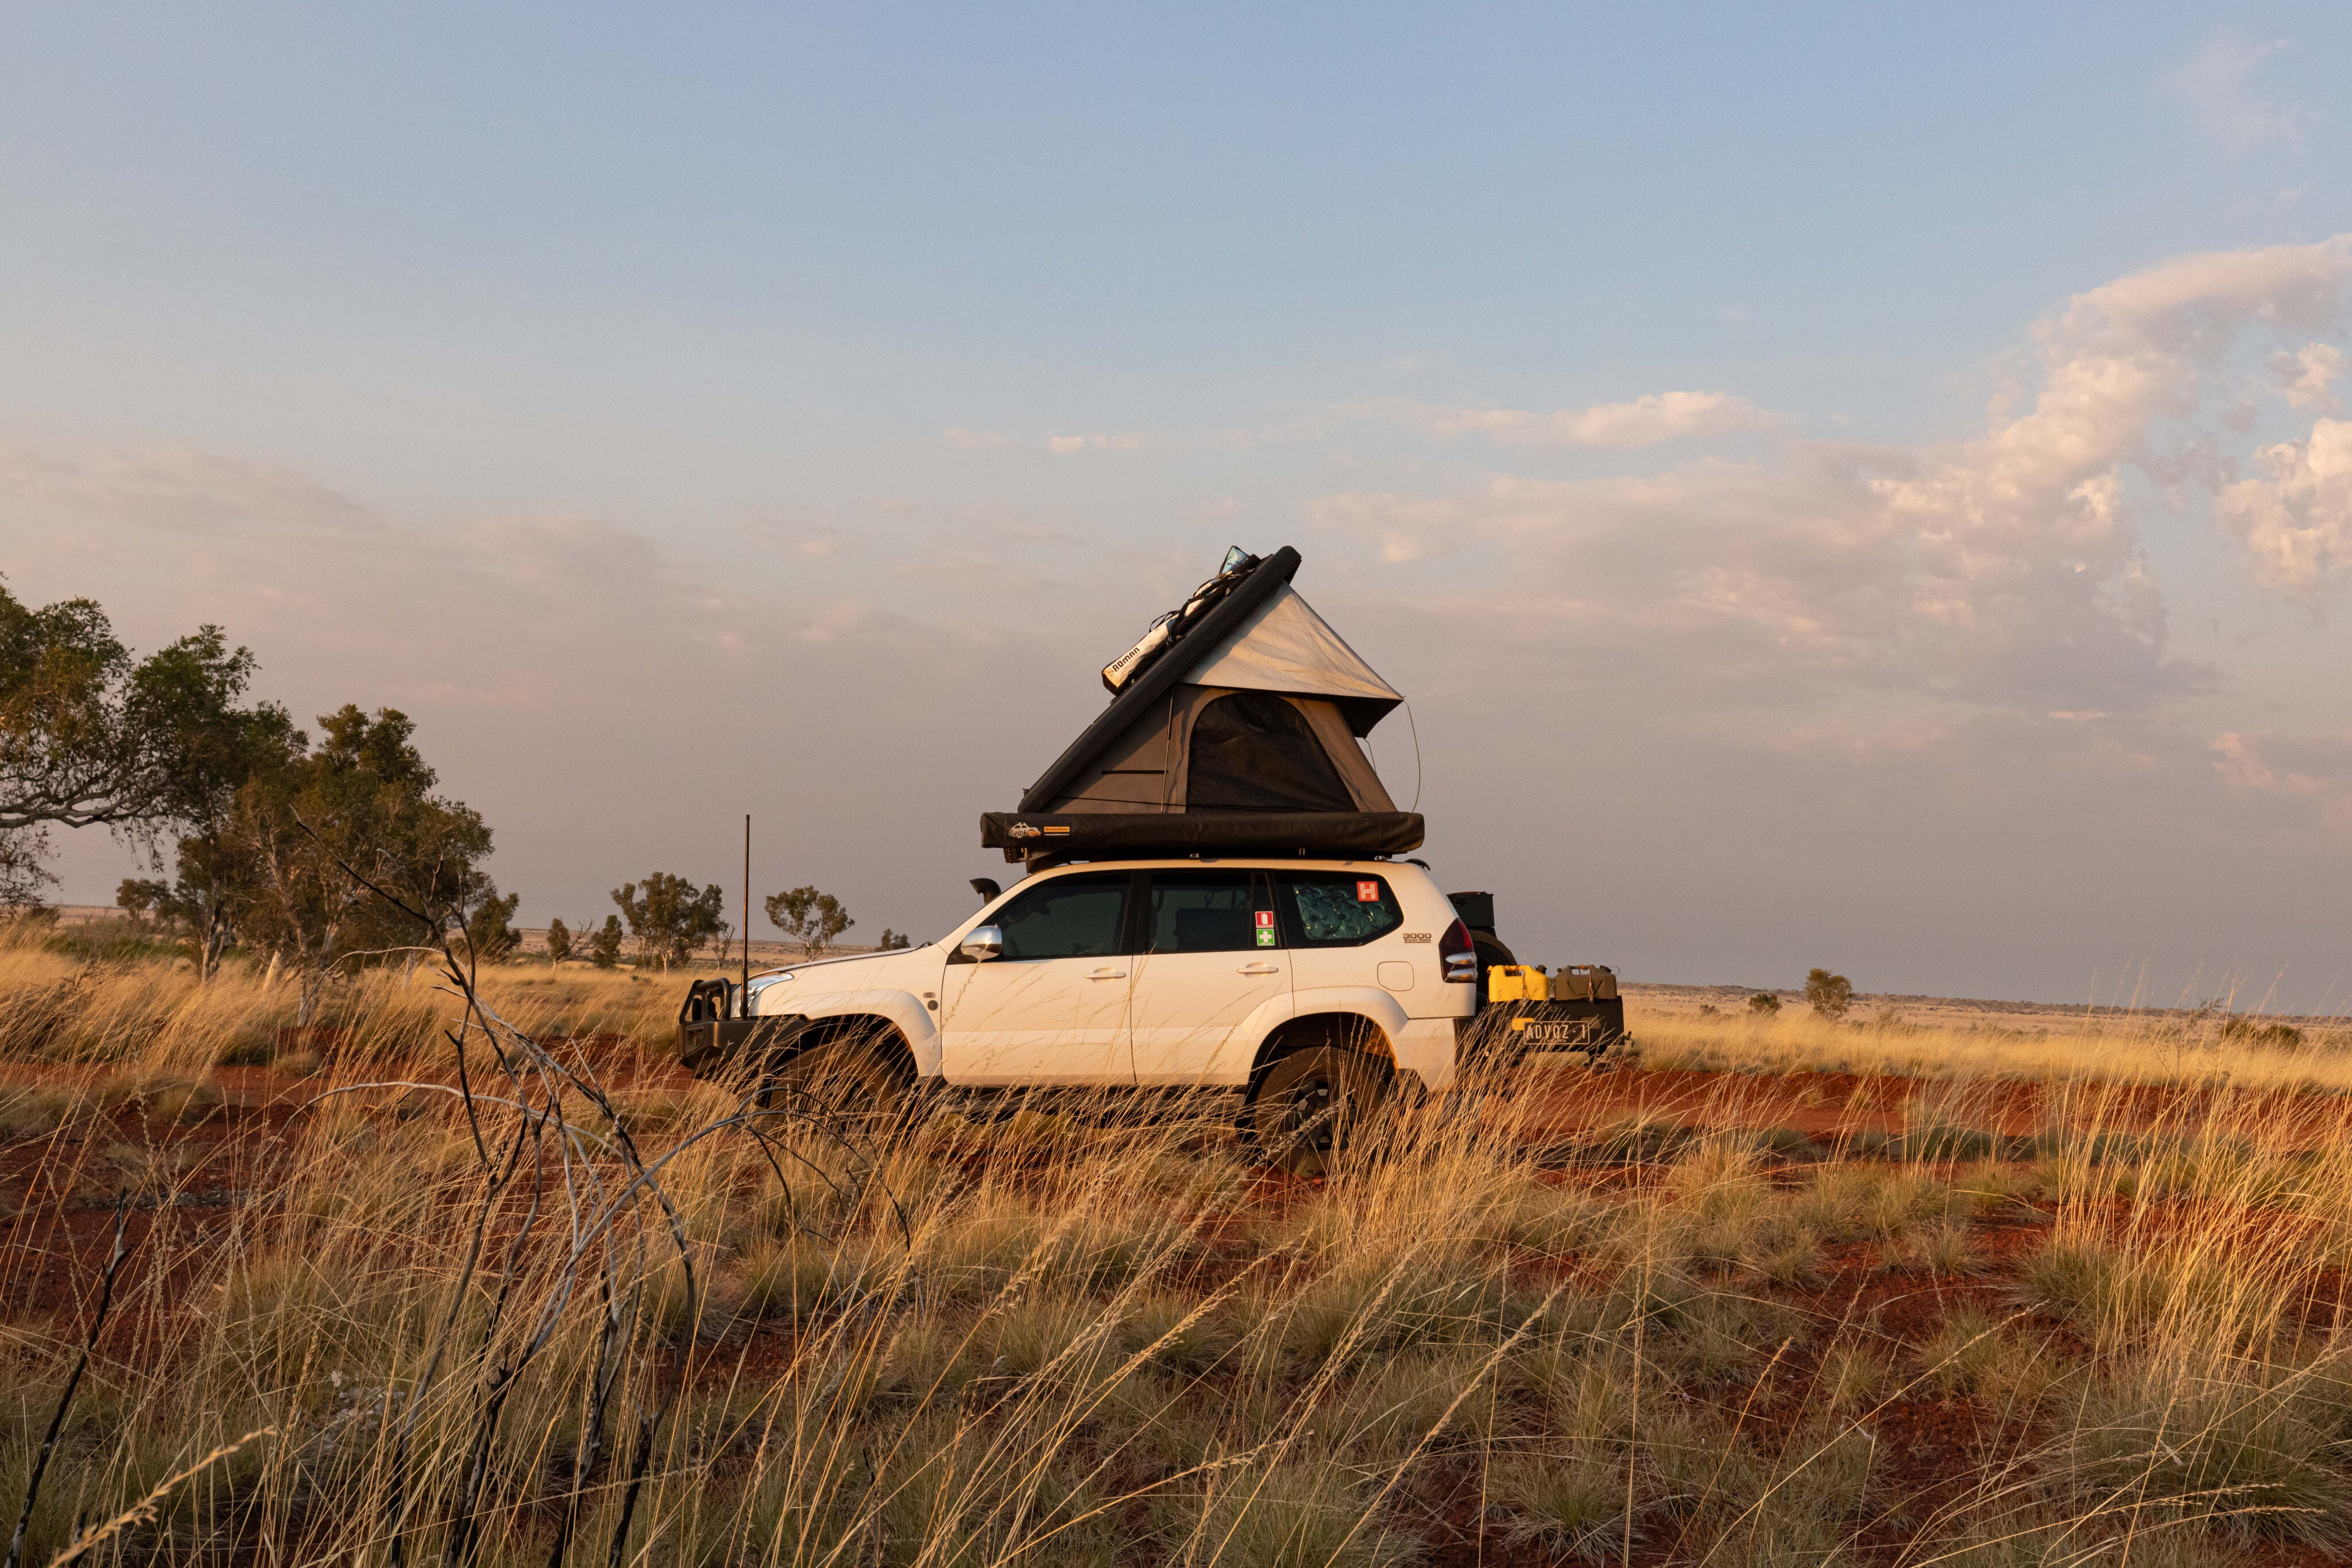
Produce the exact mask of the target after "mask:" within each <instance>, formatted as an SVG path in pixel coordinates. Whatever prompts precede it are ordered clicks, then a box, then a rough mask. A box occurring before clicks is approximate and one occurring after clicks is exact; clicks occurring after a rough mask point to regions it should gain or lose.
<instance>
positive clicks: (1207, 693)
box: [1025, 685, 1396, 813]
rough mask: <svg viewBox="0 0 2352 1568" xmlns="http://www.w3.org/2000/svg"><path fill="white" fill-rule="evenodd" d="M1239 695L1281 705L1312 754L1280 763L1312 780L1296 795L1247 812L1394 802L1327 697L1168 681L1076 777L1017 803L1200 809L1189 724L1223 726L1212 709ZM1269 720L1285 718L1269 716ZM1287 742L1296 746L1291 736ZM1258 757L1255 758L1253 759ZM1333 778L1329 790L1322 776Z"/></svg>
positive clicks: (1216, 792) (1233, 799)
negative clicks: (1169, 687)
mask: <svg viewBox="0 0 2352 1568" xmlns="http://www.w3.org/2000/svg"><path fill="white" fill-rule="evenodd" d="M1235 695H1247V696H1248V697H1249V698H1250V699H1251V701H1252V702H1253V703H1264V704H1271V705H1275V706H1278V707H1282V708H1286V709H1288V710H1289V712H1290V713H1291V714H1293V715H1295V716H1297V719H1298V721H1299V722H1300V723H1301V724H1303V726H1304V727H1305V728H1306V730H1307V736H1308V739H1309V741H1310V743H1311V744H1312V745H1313V747H1314V748H1315V749H1316V750H1318V752H1319V754H1320V755H1319V758H1309V759H1307V760H1305V761H1302V762H1298V763H1297V764H1295V765H1293V766H1289V767H1287V768H1285V770H1284V774H1283V776H1284V777H1286V778H1293V779H1295V778H1297V776H1298V775H1299V773H1300V770H1301V769H1302V768H1303V769H1305V770H1307V773H1309V774H1311V775H1312V776H1313V777H1314V779H1315V780H1316V782H1315V785H1314V787H1313V788H1312V789H1308V790H1307V792H1306V793H1305V794H1303V795H1301V794H1298V793H1297V789H1292V790H1291V792H1290V793H1289V794H1288V795H1287V796H1286V798H1287V799H1289V800H1291V802H1292V803H1291V804H1288V805H1280V804H1277V805H1272V806H1267V805H1263V804H1261V805H1258V806H1255V807H1253V808H1247V809H1255V810H1306V809H1309V806H1310V803H1312V802H1320V804H1319V805H1314V806H1313V808H1312V809H1317V810H1343V811H1344V810H1360V811H1393V810H1396V802H1395V801H1393V800H1391V799H1390V798H1389V792H1388V791H1387V790H1386V789H1382V788H1381V780H1380V775H1378V774H1377V773H1375V772H1373V771H1372V765H1371V759H1370V758H1367V757H1366V756H1365V755H1364V748H1363V747H1361V746H1359V745H1358V744H1357V743H1356V738H1355V737H1354V736H1353V735H1351V734H1350V733H1349V729H1348V721H1347V720H1346V719H1345V718H1343V717H1341V716H1340V714H1339V709H1338V708H1337V707H1336V706H1333V705H1332V704H1331V703H1329V702H1328V701H1325V700H1322V699H1319V698H1313V697H1275V696H1268V695H1265V694H1262V693H1256V692H1252V693H1248V694H1238V693H1234V692H1232V691H1230V690H1227V689H1224V688H1219V687H1209V686H1193V685H1182V686H1178V687H1176V688H1175V689H1174V690H1173V691H1171V692H1170V693H1169V694H1168V695H1166V696H1165V697H1163V698H1162V699H1161V700H1160V704H1159V705H1158V707H1159V711H1158V712H1157V713H1154V714H1148V715H1146V716H1143V717H1140V718H1138V719H1137V720H1136V721H1135V722H1134V723H1133V724H1131V725H1129V727H1128V728H1127V729H1126V730H1125V731H1124V732H1122V733H1121V734H1119V735H1118V736H1116V737H1112V739H1111V740H1110V741H1108V743H1107V744H1105V746H1104V747H1103V748H1102V749H1101V750H1100V751H1099V752H1097V754H1096V756H1095V758H1094V760H1093V762H1092V764H1091V765H1089V766H1088V767H1087V768H1086V770H1085V771H1083V772H1081V773H1080V774H1078V775H1077V777H1076V779H1073V780H1072V781H1071V783H1070V786H1069V789H1068V790H1067V791H1066V793H1062V794H1059V795H1055V796H1052V797H1049V798H1047V799H1045V800H1029V801H1027V802H1025V803H1026V804H1027V805H1028V806H1029V807H1030V809H1032V810H1046V811H1124V812H1134V811H1149V812H1155V813H1157V812H1163V811H1185V810H1202V809H1203V805H1204V799H1203V797H1202V796H1201V795H1200V794H1199V793H1198V790H1197V789H1196V786H1195V784H1194V770H1195V768H1196V767H1197V766H1198V761H1199V758H1200V756H1201V752H1200V748H1199V747H1198V746H1197V745H1196V743H1195V735H1196V730H1197V727H1198V726H1199V725H1200V724H1202V723H1203V722H1207V723H1210V724H1211V725H1212V727H1213V728H1218V727H1223V726H1224V721H1223V720H1220V719H1217V718H1215V717H1214V716H1215V715H1216V714H1217V713H1218V712H1219V711H1220V708H1219V704H1220V701H1221V699H1223V698H1226V697H1229V696H1235ZM1273 722H1276V723H1285V722H1286V721H1282V720H1275V721H1273ZM1292 744H1294V745H1295V744H1296V737H1294V739H1293V742H1292ZM1226 754H1227V753H1226V750H1225V748H1224V747H1223V746H1221V745H1217V746H1213V747H1212V767H1211V772H1212V773H1213V774H1215V773H1216V772H1217V767H1216V764H1215V761H1214V758H1215V757H1216V756H1221V755H1226ZM1261 760H1263V759H1261ZM1251 766H1253V765H1252V764H1248V763H1241V762H1236V763H1234V765H1233V766H1232V767H1228V768H1226V769H1225V770H1224V771H1225V772H1227V773H1230V772H1231V771H1233V770H1234V768H1244V770H1246V769H1247V768H1250V767H1251ZM1327 771H1328V773H1329V774H1330V775H1333V776H1336V778H1337V780H1338V787H1337V789H1333V788H1332V787H1331V784H1330V781H1329V780H1328V779H1326V778H1325V777H1324V775H1325V773H1326V772H1327ZM1254 798H1255V797H1253V796H1246V795H1244V796H1239V797H1237V796H1235V795H1234V794H1232V793H1231V792H1230V790H1228V789H1223V787H1222V786H1220V785H1219V784H1217V783H1215V782H1212V783H1211V784H1210V787H1209V795H1208V796H1207V797H1206V799H1207V800H1216V801H1220V802H1223V803H1225V804H1230V805H1234V806H1240V805H1242V803H1243V802H1244V801H1245V800H1251V799H1254Z"/></svg>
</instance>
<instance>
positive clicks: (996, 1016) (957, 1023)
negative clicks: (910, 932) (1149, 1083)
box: [940, 871, 1135, 1086]
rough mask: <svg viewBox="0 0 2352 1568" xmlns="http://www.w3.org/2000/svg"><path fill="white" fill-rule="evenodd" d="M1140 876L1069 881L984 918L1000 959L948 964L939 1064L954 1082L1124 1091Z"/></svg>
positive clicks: (1054, 880)
mask: <svg viewBox="0 0 2352 1568" xmlns="http://www.w3.org/2000/svg"><path fill="white" fill-rule="evenodd" d="M1134 881H1135V873H1133V872H1127V871H1116V872H1073V873H1066V874H1064V875H1061V876H1049V877H1046V878H1044V879H1042V880H1040V881H1039V882H1037V883H1035V884H1034V885H1033V886H1029V887H1025V888H1023V889H1021V890H1020V891H1018V892H1016V893H1015V894H1013V897H1012V898H1010V899H1008V900H1006V901H1005V903H1004V904H1003V906H1002V907H1001V908H999V909H998V910H997V911H996V912H995V914H994V915H992V916H991V917H990V919H989V922H988V923H989V924H990V925H994V926H996V927H997V928H998V929H1000V930H1001V931H1003V934H1004V951H1003V956H1000V957H996V958H990V959H986V960H984V961H982V962H977V963H975V962H972V961H971V960H968V959H965V958H963V957H962V956H961V954H958V955H954V956H951V957H950V961H949V963H948V966H947V973H946V975H945V977H944V980H943V983H942V985H941V988H940V989H941V996H940V1071H941V1072H942V1073H943V1074H944V1076H945V1077H946V1079H947V1081H948V1082H950V1083H964V1084H982V1085H999V1086H1018V1085H1024V1084H1097V1085H1108V1084H1119V1085H1124V1084H1129V1083H1132V1082H1135V1071H1134V1066H1133V1063H1132V1062H1131V1061H1130V1060H1129V1055H1128V1044H1127V997H1128V988H1129V979H1130V977H1131V970H1132V968H1133V960H1131V959H1130V958H1129V957H1128V956H1127V955H1126V952H1125V949H1126V946H1127V943H1126V940H1125V936H1126V932H1127V924H1128V899H1129V887H1130V885H1131V884H1132V883H1133V882H1134Z"/></svg>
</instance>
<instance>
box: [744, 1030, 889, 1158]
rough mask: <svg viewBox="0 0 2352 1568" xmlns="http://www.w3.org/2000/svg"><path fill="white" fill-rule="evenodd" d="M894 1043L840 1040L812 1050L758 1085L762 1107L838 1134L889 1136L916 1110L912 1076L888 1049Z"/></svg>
mask: <svg viewBox="0 0 2352 1568" xmlns="http://www.w3.org/2000/svg"><path fill="white" fill-rule="evenodd" d="M895 1043H896V1041H895V1040H832V1041H828V1042H826V1043H824V1044H823V1045H813V1046H810V1047H809V1048H808V1049H807V1050H805V1051H801V1052H800V1053H799V1054H798V1055H796V1056H794V1057H793V1058H792V1060H790V1061H785V1062H783V1063H782V1064H780V1065H778V1066H777V1067H775V1068H773V1069H772V1070H771V1071H769V1072H768V1074H767V1076H766V1078H765V1079H764V1081H763V1082H761V1086H760V1104H761V1109H763V1110H787V1109H789V1110H793V1111H798V1112H801V1113H803V1114H805V1115H809V1116H814V1117H816V1118H818V1119H819V1120H821V1121H823V1122H824V1123H826V1124H828V1125H830V1126H832V1127H834V1128H835V1130H836V1131H840V1132H845V1133H856V1134H865V1135H866V1136H869V1137H871V1136H889V1135H892V1134H896V1133H898V1132H899V1131H901V1130H903V1128H904V1127H905V1126H906V1124H907V1120H908V1116H909V1115H910V1114H911V1113H912V1112H913V1109H914V1106H915V1094H914V1088H915V1083H914V1075H913V1074H912V1073H910V1072H908V1071H907V1066H906V1063H904V1062H903V1061H899V1060H898V1052H895V1051H891V1050H890V1049H889V1047H890V1046H891V1045H892V1044H895ZM770 1130H771V1131H781V1130H782V1129H781V1128H779V1127H775V1126H771V1128H770Z"/></svg>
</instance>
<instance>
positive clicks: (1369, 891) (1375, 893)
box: [1356, 882, 1381, 904]
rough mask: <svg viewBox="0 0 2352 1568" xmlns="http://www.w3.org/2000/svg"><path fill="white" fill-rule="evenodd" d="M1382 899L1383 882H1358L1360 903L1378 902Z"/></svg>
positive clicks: (1357, 895) (1357, 891)
mask: <svg viewBox="0 0 2352 1568" xmlns="http://www.w3.org/2000/svg"><path fill="white" fill-rule="evenodd" d="M1380 901H1381V884H1380V883H1377V882H1360V883H1357V884H1356V902H1357V903H1358V904H1378V903H1379V902H1380Z"/></svg>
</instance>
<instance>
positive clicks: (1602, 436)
mask: <svg viewBox="0 0 2352 1568" xmlns="http://www.w3.org/2000/svg"><path fill="white" fill-rule="evenodd" d="M1343 412H1347V413H1358V414H1364V415H1370V416H1375V417H1381V418H1387V419H1394V420H1397V421H1400V422H1402V423H1406V424H1412V425H1416V426H1418V427H1420V428H1421V429H1423V430H1426V431H1429V432H1431V433H1432V434H1437V435H1484V436H1486V438H1487V439H1489V440H1491V441H1493V442H1494V443H1495V444H1497V445H1500V446H1621V447H1622V446H1655V445H1657V444H1660V443H1661V442H1666V441H1678V440H1681V439H1683V438H1685V437H1687V436H1694V435H1731V434H1741V433H1744V432H1748V431H1758V430H1777V429H1779V428H1780V427H1781V426H1783V425H1785V424H1787V423H1789V419H1788V416H1787V415H1786V414H1779V413H1769V412H1768V411H1766V410H1764V409H1760V408H1758V407H1757V406H1756V405H1755V404H1754V403H1753V402H1749V401H1748V399H1746V398H1744V397H1735V396H1734V395H1732V394H1731V393H1729V392H1648V393H1645V394H1643V396H1641V397H1638V398H1635V399H1634V400H1633V402H1603V403H1595V404H1593V405H1592V406H1591V407H1590V408H1575V409H1556V410H1554V411H1552V412H1551V413H1532V412H1530V411H1528V410H1525V409H1516V408H1452V407H1446V406H1444V405H1442V404H1437V403H1425V402H1402V401H1387V402H1371V403H1359V404H1355V405H1352V406H1351V407H1350V408H1349V409H1347V410H1344V411H1343Z"/></svg>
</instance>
